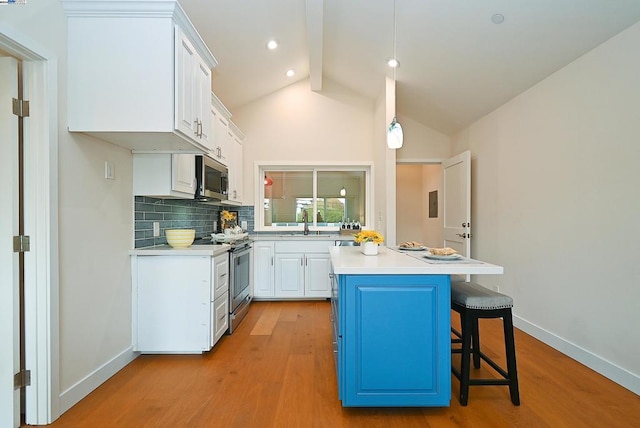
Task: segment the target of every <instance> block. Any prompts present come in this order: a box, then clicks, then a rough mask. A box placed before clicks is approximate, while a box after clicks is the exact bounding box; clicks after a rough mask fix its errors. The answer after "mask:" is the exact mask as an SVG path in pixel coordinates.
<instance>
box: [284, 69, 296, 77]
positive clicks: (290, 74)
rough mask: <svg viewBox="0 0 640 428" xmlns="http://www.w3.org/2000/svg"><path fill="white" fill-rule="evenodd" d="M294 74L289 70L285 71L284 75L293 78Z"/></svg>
mask: <svg viewBox="0 0 640 428" xmlns="http://www.w3.org/2000/svg"><path fill="white" fill-rule="evenodd" d="M295 74H296V72H295V71H293V70H291V69H289V70H287V73H286V75H287V77H293V76H295Z"/></svg>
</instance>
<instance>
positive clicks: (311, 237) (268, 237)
mask: <svg viewBox="0 0 640 428" xmlns="http://www.w3.org/2000/svg"><path fill="white" fill-rule="evenodd" d="M249 238H250V239H253V240H254V241H352V240H353V236H348V235H339V234H337V233H336V234H335V235H316V234H315V232H309V234H308V235H303V234H302V233H294V234H291V233H271V234H266V233H262V234H260V233H257V234H253V235H249Z"/></svg>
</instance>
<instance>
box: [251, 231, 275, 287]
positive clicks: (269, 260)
mask: <svg viewBox="0 0 640 428" xmlns="http://www.w3.org/2000/svg"><path fill="white" fill-rule="evenodd" d="M273 250H274V242H271V241H255V242H254V243H253V275H254V277H253V297H254V298H261V297H266V298H269V297H274V296H275V293H274V292H275V289H274V287H273V280H274V272H275V270H274V260H273V255H274V253H273Z"/></svg>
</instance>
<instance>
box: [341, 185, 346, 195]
mask: <svg viewBox="0 0 640 428" xmlns="http://www.w3.org/2000/svg"><path fill="white" fill-rule="evenodd" d="M340 196H347V189H345V188H344V186H342V189H340Z"/></svg>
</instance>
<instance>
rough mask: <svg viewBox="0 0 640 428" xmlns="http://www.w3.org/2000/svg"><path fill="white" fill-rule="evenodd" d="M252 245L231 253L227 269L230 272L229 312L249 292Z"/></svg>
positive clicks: (240, 302)
mask: <svg viewBox="0 0 640 428" xmlns="http://www.w3.org/2000/svg"><path fill="white" fill-rule="evenodd" d="M252 253H253V248H252V247H246V248H243V249H241V250H237V251H234V252H232V253H231V257H230V260H229V261H230V265H229V270H230V273H231V276H230V280H231V283H230V284H229V294H230V296H229V297H230V304H229V309H230V312H231V313H234V312H235V310H236V309H237V308H238V306H240V305H241V304H242V303H243V302H244V301H246V300H248V299H247V298H248V297H249V296H250V293H251V257H252Z"/></svg>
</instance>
